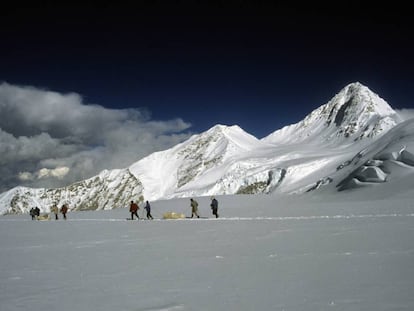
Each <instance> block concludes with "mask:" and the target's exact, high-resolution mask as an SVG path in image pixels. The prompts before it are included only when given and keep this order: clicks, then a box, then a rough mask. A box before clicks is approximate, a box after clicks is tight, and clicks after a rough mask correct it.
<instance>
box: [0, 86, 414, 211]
mask: <svg viewBox="0 0 414 311" xmlns="http://www.w3.org/2000/svg"><path fill="white" fill-rule="evenodd" d="M401 120H402V119H401V118H400V117H399V116H398V114H397V113H396V112H395V111H394V110H393V109H392V108H391V107H390V106H389V105H388V103H386V102H385V101H384V100H383V99H382V98H380V97H379V96H378V95H377V94H375V93H373V92H372V91H370V90H369V89H368V88H367V87H366V86H364V85H362V84H360V83H358V82H356V83H351V84H349V85H347V86H345V87H344V88H343V89H342V90H341V91H340V92H339V93H337V94H336V95H335V96H334V97H333V98H332V99H331V100H330V101H328V103H326V104H324V105H322V106H320V107H319V108H317V109H315V110H314V111H312V112H311V113H310V114H308V115H307V116H306V117H305V118H304V119H303V120H302V121H300V122H298V123H296V124H293V125H290V126H287V127H284V128H282V129H280V130H277V131H275V132H273V133H271V134H270V135H269V136H267V137H265V138H263V139H260V140H259V139H257V138H256V137H254V136H253V135H251V134H249V133H247V132H245V131H244V130H243V129H242V128H240V127H239V126H238V125H233V126H226V125H221V124H218V125H215V126H213V127H212V128H210V129H209V130H207V131H205V132H203V133H200V134H197V135H193V136H191V137H190V138H189V139H188V140H186V141H184V142H182V143H180V144H177V145H176V146H174V147H172V148H170V149H167V150H164V151H158V152H155V153H153V154H150V155H148V156H147V157H145V158H143V159H141V160H139V161H137V162H135V163H134V164H132V165H131V166H129V167H128V168H125V169H118V170H111V171H108V170H105V171H102V172H101V173H100V174H98V175H97V176H94V177H92V178H90V179H87V180H84V181H79V182H77V183H74V184H72V185H69V186H67V187H63V188H57V189H30V188H23V187H16V188H13V189H11V190H9V191H7V192H5V193H3V194H0V214H6V213H20V212H27V211H28V210H29V209H30V207H32V206H34V205H37V206H39V207H40V208H41V210H42V211H49V209H50V206H51V205H52V203H56V204H58V205H61V204H63V203H68V204H69V206H71V208H72V209H75V210H86V209H112V208H119V207H125V205H127V204H128V202H129V201H130V200H132V199H133V200H136V201H139V202H142V201H144V200H147V199H148V200H151V201H154V200H160V199H169V198H176V197H191V196H209V195H220V194H256V193H268V194H273V195H277V194H279V193H287V194H295V193H296V194H301V193H306V192H309V191H313V190H320V189H321V188H325V189H328V188H331V189H332V190H331V191H339V190H341V191H343V190H347V189H351V188H356V187H362V186H364V185H365V183H366V182H367V181H368V182H372V180H374V181H380V182H385V179H386V177H387V176H390V173H389V172H388V173H387V172H384V171H383V173H384V174H382V173H381V172H380V170H382V168H381V165H385V166H387V167H388V170H392V169H390V167H391V166H393V167H395V165H394V164H395V163H394V164H390V163H391V162H387V164H384V161H382V160H378V159H374V160H373V161H374V162H372V163H376V164H378V163H380V164H378V166H376V167H375V165H374V166H371V167H369V168H363V166H364V164H365V162H368V161H370V160H371V159H370V158H369V157H370V156H374V155H378V154H379V153H380V152H379V150H380V149H381V142H378V141H379V140H381V138H382V137H385V138H384V140H386V141H387V144H388V145H389V144H391V142H393V141H395V142H398V141H399V135H401V133H400V132H398V130H397V131H394V132H395V133H394V134H392V133H393V132H392V131H390V130H391V129H394V128H397V129H398V128H401V130H400V131H401V132H403V131H405V130H404V126H405V127H407V128H409V129H411V123H410V122H411V121H409V122H405V123H404V122H402V121H401ZM402 123H404V124H405V125H404V124H403V125H402V126H400V127H397V125H398V124H402ZM413 123H414V121H413ZM389 132H390V133H391V134H390V135H391V136H392V135H395V137H391V138H390V137H389V136H390V135H388V136H387V135H386V134H387V133H389ZM406 132H407V131H406ZM406 132H404V133H405V135H406V137H410V139H411V137H412V135H411V136H410V135H408V134H407V133H406ZM408 132H409V130H408ZM408 145H409V146H411V145H410V141H408ZM370 148H371V149H372V150H371V149H370ZM393 148H394V149H395V150H396V151H395V150H394V149H393V150H394V151H392V152H394V153H395V152H396V153H401V150H402V147H401V146H394V147H393ZM413 148H414V146H413ZM408 149H410V150H408ZM408 149H407V148H406V149H405V151H404V153H405V158H406V159H411V152H412V150H411V148H408ZM364 150H371V151H370V152H364ZM378 157H379V158H381V157H380V156H378ZM377 160H378V161H377ZM397 160H398V157H394V158H393V161H397ZM381 161H382V162H381ZM409 161H411V160H408V162H409ZM413 162H414V161H413ZM381 163H382V164H381ZM401 163H402V162H401ZM398 165H399V164H398ZM398 165H397V166H398ZM404 165H407V163H405V164H404ZM408 166H409V168H411V166H410V165H408ZM358 170H359V171H358ZM385 171H387V169H385ZM364 174H365V177H363V175H364ZM367 174H368V175H370V176H371V177H369V178H367V177H366V176H367ZM361 176H362V177H361ZM381 176H382V177H381ZM384 176H385V177H384ZM338 185H339V186H338Z"/></svg>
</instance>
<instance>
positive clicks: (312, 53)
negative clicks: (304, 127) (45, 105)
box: [0, 1, 414, 138]
mask: <svg viewBox="0 0 414 311" xmlns="http://www.w3.org/2000/svg"><path fill="white" fill-rule="evenodd" d="M158 3H159V2H158ZM188 3H191V2H185V1H184V2H180V4H179V5H169V6H159V5H146V6H141V7H137V8H135V9H132V8H126V7H119V6H118V7H111V6H101V7H92V6H89V7H86V6H83V7H68V6H66V7H53V8H52V7H42V6H39V4H38V5H37V7H32V8H30V7H25V8H22V7H20V8H12V7H10V8H9V9H8V10H2V12H1V16H0V17H1V21H0V26H1V27H0V28H1V30H0V36H1V49H0V57H1V62H0V81H5V82H8V83H10V84H18V85H30V86H34V87H40V88H47V89H49V90H52V91H57V92H62V93H67V92H76V93H79V94H81V95H82V96H83V98H84V101H85V102H86V103H91V104H99V105H102V106H105V107H108V108H131V107H146V108H147V109H148V110H149V111H150V112H151V115H152V119H155V120H168V119H171V118H176V117H178V118H182V119H183V120H184V121H187V122H190V123H191V124H192V125H193V126H192V128H191V129H190V130H191V131H193V132H201V131H205V130H207V129H208V128H210V127H211V126H213V125H215V124H218V123H220V124H227V125H233V124H238V125H240V126H241V127H242V128H243V129H245V130H246V131H247V132H249V133H251V134H253V135H255V136H257V137H258V138H261V137H264V136H266V135H268V134H270V133H271V132H273V131H274V130H276V129H279V128H281V127H282V126H284V125H288V124H292V123H296V122H298V121H300V120H302V119H303V118H304V117H305V116H306V115H307V114H308V113H310V112H311V111H312V110H313V109H315V108H317V107H319V106H320V105H322V104H324V103H326V102H327V101H328V100H329V99H331V98H332V97H333V96H334V95H335V94H336V93H337V92H339V90H340V89H341V88H342V87H344V86H345V85H346V84H348V83H350V82H355V81H359V82H361V83H363V84H365V85H367V86H368V87H369V88H370V89H371V90H373V91H374V92H376V93H378V94H379V95H380V96H381V97H383V98H384V99H385V100H386V101H387V102H388V103H389V104H390V105H391V106H392V107H393V108H413V106H414V102H413V101H412V99H411V98H412V97H413V95H414V94H413V93H414V79H413V73H414V61H413V55H414V46H413V40H414V33H413V29H412V20H413V18H412V16H411V15H410V14H409V12H410V11H409V10H408V9H407V10H405V8H403V7H399V8H398V9H394V8H392V7H384V8H382V7H379V4H377V7H376V8H375V9H372V7H371V8H370V9H369V10H368V9H364V8H362V7H361V6H360V4H359V3H358V2H352V1H351V2H347V3H346V7H342V8H331V9H329V8H327V7H325V6H324V7H323V6H317V5H315V4H312V5H300V6H295V5H291V6H289V5H284V6H280V5H276V4H275V5H259V4H251V3H255V2H251V3H250V2H249V1H224V2H223V3H227V4H218V5H215V6H212V5H210V6H203V5H197V6H194V5H190V4H188ZM228 3H231V4H228ZM256 3H257V2H256Z"/></svg>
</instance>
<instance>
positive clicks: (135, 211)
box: [129, 201, 139, 219]
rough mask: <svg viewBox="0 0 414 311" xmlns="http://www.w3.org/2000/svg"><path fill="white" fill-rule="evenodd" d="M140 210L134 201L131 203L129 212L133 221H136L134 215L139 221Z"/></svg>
mask: <svg viewBox="0 0 414 311" xmlns="http://www.w3.org/2000/svg"><path fill="white" fill-rule="evenodd" d="M138 210H139V206H138V204H137V203H135V202H134V201H131V204H130V206H129V211H130V212H131V219H134V215H135V216H137V218H138V219H139V216H138Z"/></svg>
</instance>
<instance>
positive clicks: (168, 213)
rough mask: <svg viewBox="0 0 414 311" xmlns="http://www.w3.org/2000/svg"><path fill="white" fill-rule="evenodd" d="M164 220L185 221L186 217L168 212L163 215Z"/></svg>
mask: <svg viewBox="0 0 414 311" xmlns="http://www.w3.org/2000/svg"><path fill="white" fill-rule="evenodd" d="M162 218H163V219H183V218H185V215H184V214H181V213H174V212H167V213H164V214H163V215H162Z"/></svg>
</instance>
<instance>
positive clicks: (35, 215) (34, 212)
mask: <svg viewBox="0 0 414 311" xmlns="http://www.w3.org/2000/svg"><path fill="white" fill-rule="evenodd" d="M190 206H191V217H189V218H193V217H194V216H196V217H197V218H200V215H199V214H198V202H197V201H196V200H195V199H193V198H191V199H190ZM210 207H211V211H212V213H213V215H215V216H216V218H218V217H219V215H218V201H217V199H216V198H215V197H212V198H211V204H210ZM68 209H69V208H68V206H67V204H63V205H62V207H61V208H60V209H59V208H58V207H57V205H56V204H54V205H53V206H52V208H51V209H50V211H51V212H52V213H53V214H54V216H55V220H58V219H59V216H58V215H59V212H60V213H61V214H62V215H63V219H65V220H66V219H67V218H66V214H67V212H68ZM144 209H145V211H146V213H147V215H146V216H147V219H154V218H153V217H152V215H151V205H150V203H149V202H148V201H146V202H145V207H144ZM138 210H139V206H138V204H137V203H135V202H134V201H131V203H130V205H129V212H130V213H131V218H129V219H131V220H133V219H134V216H135V217H136V218H137V219H140V217H139V215H138ZM30 216H31V217H32V220H35V219H37V220H46V219H50V216H49V215H48V214H44V215H40V209H39V208H38V207H37V206H36V207H35V208H33V207H32V208H31V209H30Z"/></svg>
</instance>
